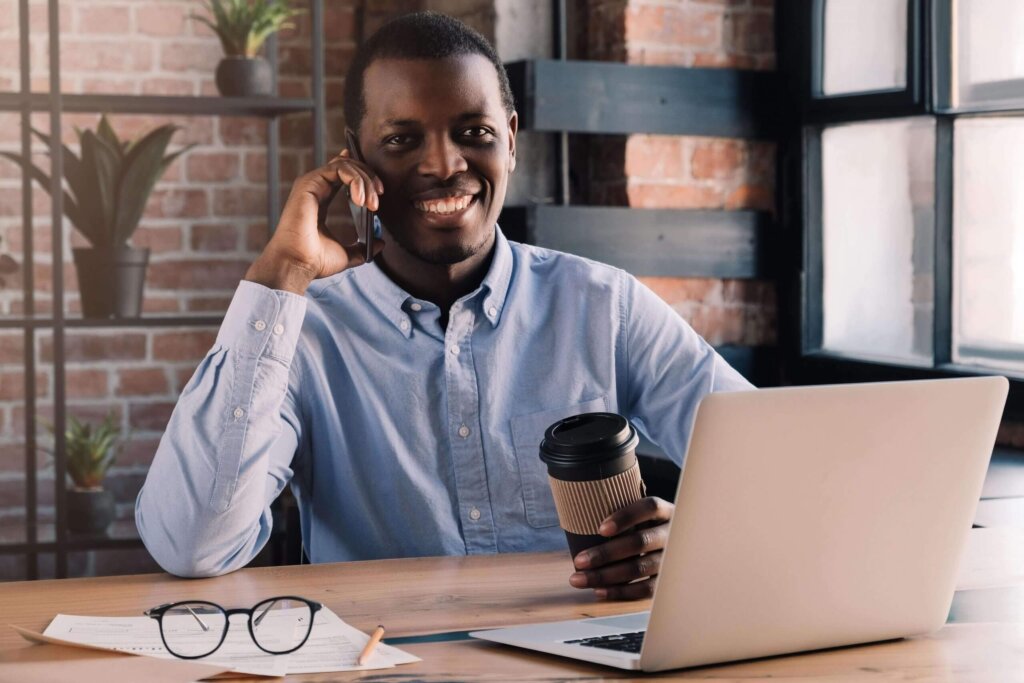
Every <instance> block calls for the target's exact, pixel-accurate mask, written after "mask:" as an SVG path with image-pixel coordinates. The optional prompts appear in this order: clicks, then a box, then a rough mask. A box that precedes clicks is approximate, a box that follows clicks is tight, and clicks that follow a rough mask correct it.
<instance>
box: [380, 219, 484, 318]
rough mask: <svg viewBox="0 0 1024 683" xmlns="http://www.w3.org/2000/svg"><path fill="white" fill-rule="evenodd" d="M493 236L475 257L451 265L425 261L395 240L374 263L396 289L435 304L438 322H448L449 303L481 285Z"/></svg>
mask: <svg viewBox="0 0 1024 683" xmlns="http://www.w3.org/2000/svg"><path fill="white" fill-rule="evenodd" d="M495 241H496V240H495V233H493V232H492V233H491V236H490V238H489V240H488V242H487V244H485V245H484V247H483V248H482V249H480V250H479V251H478V252H477V253H476V254H473V255H472V256H470V257H469V258H467V259H466V260H464V261H460V262H458V263H453V264H437V263H430V262H428V261H424V260H423V259H421V258H420V257H418V256H416V255H415V254H413V253H411V252H409V251H407V250H406V249H404V248H403V247H402V246H401V245H400V244H398V242H396V241H395V240H394V238H392V239H389V240H388V246H387V248H386V249H385V250H384V251H383V252H381V253H380V255H379V256H378V257H377V259H376V262H377V264H378V265H379V266H380V268H381V270H383V271H384V273H385V274H386V275H387V276H388V277H389V278H391V280H392V281H393V282H394V283H395V284H397V285H398V286H399V287H401V288H402V289H404V290H405V291H407V292H409V294H411V295H412V296H414V297H416V298H417V299H423V300H425V301H430V302H431V303H433V304H436V305H437V307H438V308H440V309H441V319H442V320H443V321H447V319H448V311H449V310H450V309H451V307H452V304H454V303H455V302H456V301H458V300H459V299H460V298H462V297H464V296H465V295H467V294H469V293H470V292H472V291H473V290H475V289H476V288H477V287H479V286H480V283H481V282H483V279H484V277H485V276H486V275H487V270H488V268H490V266H491V259H492V258H493V256H494V245H495Z"/></svg>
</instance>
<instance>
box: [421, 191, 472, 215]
mask: <svg viewBox="0 0 1024 683" xmlns="http://www.w3.org/2000/svg"><path fill="white" fill-rule="evenodd" d="M472 201H473V197H472V196H471V195H462V196H461V197H446V198H444V199H431V200H429V201H425V202H415V204H414V206H415V207H416V208H417V209H419V210H420V211H425V212H426V213H436V214H439V215H441V216H443V215H445V214H449V213H456V212H458V211H462V210H463V209H465V208H466V207H467V206H469V204H470V202H472Z"/></svg>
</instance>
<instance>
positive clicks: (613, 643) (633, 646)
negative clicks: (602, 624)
mask: <svg viewBox="0 0 1024 683" xmlns="http://www.w3.org/2000/svg"><path fill="white" fill-rule="evenodd" d="M565 642H566V644H567V645H583V646H585V647H599V648H602V649H604V650H618V651H619V652H634V653H636V654H639V653H640V646H641V645H643V644H644V631H634V632H633V633H616V634H614V635H611V636H598V637H596V638H580V639H579V640H567V641H565Z"/></svg>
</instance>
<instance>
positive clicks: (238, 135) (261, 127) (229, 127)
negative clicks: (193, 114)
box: [217, 117, 267, 145]
mask: <svg viewBox="0 0 1024 683" xmlns="http://www.w3.org/2000/svg"><path fill="white" fill-rule="evenodd" d="M217 131H218V133H219V134H220V139H221V142H222V143H224V144H225V145H263V144H265V143H266V140H267V122H266V121H264V120H263V119H251V118H237V117H233V118H222V119H219V120H218V122H217Z"/></svg>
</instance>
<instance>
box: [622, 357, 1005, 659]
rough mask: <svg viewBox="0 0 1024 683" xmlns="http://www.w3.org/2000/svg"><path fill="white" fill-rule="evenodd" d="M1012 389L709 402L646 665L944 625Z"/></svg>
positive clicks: (682, 494) (846, 391) (842, 392)
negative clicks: (961, 558)
mask: <svg viewBox="0 0 1024 683" xmlns="http://www.w3.org/2000/svg"><path fill="white" fill-rule="evenodd" d="M1007 389H1008V382H1007V381H1006V379H1005V378H1002V377H980V378H967V379H952V380H930V381H920V382H894V383H877V384H857V385H839V386H822V387H790V388H783V389H765V390H760V391H752V392H737V393H717V394H712V395H709V396H707V397H705V399H704V400H703V402H702V403H701V405H700V409H699V411H698V416H697V418H696V422H695V426H694V431H693V434H692V437H691V440H690V446H689V450H688V453H687V458H686V461H685V464H684V470H683V475H682V477H681V479H680V485H679V492H678V496H677V499H676V511H675V515H674V518H673V522H672V527H671V530H670V539H669V543H668V550H667V551H666V555H665V557H664V561H663V565H662V571H661V575H660V577H659V581H658V588H657V592H656V594H655V598H654V603H653V609H652V614H651V620H650V626H649V628H648V632H647V635H646V638H645V640H644V645H643V652H642V656H641V664H640V665H641V668H643V669H644V670H645V671H658V670H662V669H668V668H677V667H683V666H695V665H699V664H705V663H713V662H722V661H729V660H736V659H746V658H751V657H759V656H765V655H772V654H780V653H785V652H796V651H801V650H810V649H816V648H823V647H829V646H834V645H846V644H852V643H858V642H868V641H873V640H883V639H887V638H895V637H901V636H905V635H911V634H915V633H924V632H928V631H931V630H934V629H936V628H938V627H940V626H941V625H942V624H943V622H944V621H945V618H946V615H947V613H948V611H949V605H950V600H951V599H952V595H953V588H954V582H955V577H956V570H957V564H958V562H959V557H960V555H961V552H962V550H963V547H964V543H965V540H966V536H967V531H968V529H970V526H971V520H972V519H973V515H974V510H975V508H976V506H977V503H978V498H979V496H980V493H981V486H982V482H983V481H984V478H985V472H986V468H987V465H988V461H989V458H990V456H991V452H992V447H993V443H994V441H995V435H996V430H997V428H998V425H999V419H1000V416H1001V415H1002V410H1003V405H1004V403H1005V400H1006V393H1007Z"/></svg>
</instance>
